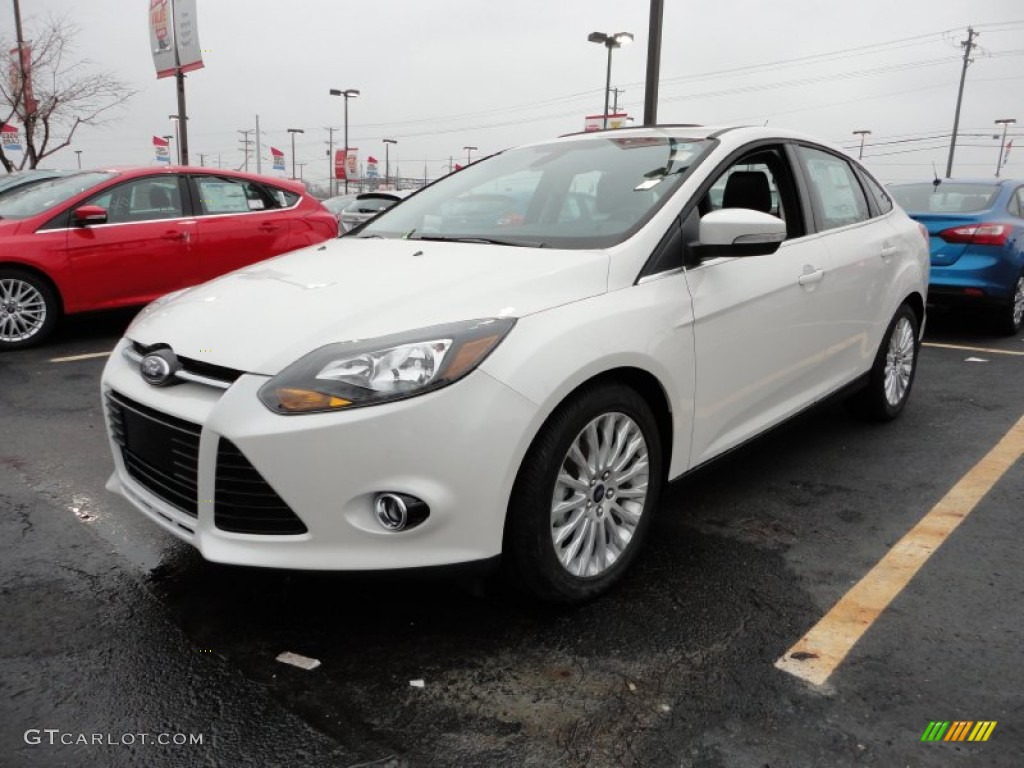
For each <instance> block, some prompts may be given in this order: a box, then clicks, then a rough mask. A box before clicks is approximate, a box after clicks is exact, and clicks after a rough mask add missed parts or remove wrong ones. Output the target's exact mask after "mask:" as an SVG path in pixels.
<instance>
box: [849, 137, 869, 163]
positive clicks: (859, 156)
mask: <svg viewBox="0 0 1024 768" xmlns="http://www.w3.org/2000/svg"><path fill="white" fill-rule="evenodd" d="M853 135H854V136H860V152H859V153H858V154H857V159H858V160H863V159H864V137H865V136H870V135H871V131H867V130H860V131H854V132H853Z"/></svg>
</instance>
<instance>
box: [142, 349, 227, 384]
mask: <svg viewBox="0 0 1024 768" xmlns="http://www.w3.org/2000/svg"><path fill="white" fill-rule="evenodd" d="M166 347H167V345H166V344H154V345H152V346H146V345H145V344H140V343H139V342H137V341H134V342H132V349H133V350H134V351H135V352H136V354H138V355H139V356H141V357H145V356H146V355H147V354H149V353H150V352H152V351H154V350H156V349H162V348H166ZM178 362H179V363H180V364H181V370H183V371H185V372H186V373H191V374H194V375H196V376H202V377H203V378H206V379H213V380H214V381H220V382H223V383H224V384H233V383H234V382H235V381H237V380H238V379H239V378H240V377H241V376H242V375H243V374H244V373H245V371H239V370H237V369H235V368H228V367H227V366H223V365H214V364H213V363H207V362H205V361H203V360H195V359H193V358H191V357H178ZM225 388H226V387H225Z"/></svg>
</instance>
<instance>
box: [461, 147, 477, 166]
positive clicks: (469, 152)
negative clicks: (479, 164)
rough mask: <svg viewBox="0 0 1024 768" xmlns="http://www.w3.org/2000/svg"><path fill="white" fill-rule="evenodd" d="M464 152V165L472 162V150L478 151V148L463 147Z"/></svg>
mask: <svg viewBox="0 0 1024 768" xmlns="http://www.w3.org/2000/svg"><path fill="white" fill-rule="evenodd" d="M463 149H464V150H466V165H469V164H470V163H472V162H473V150H474V149H479V147H463Z"/></svg>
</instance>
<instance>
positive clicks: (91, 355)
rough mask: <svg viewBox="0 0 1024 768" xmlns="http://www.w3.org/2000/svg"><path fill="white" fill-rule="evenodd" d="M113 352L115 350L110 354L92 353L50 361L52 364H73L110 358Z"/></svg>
mask: <svg viewBox="0 0 1024 768" xmlns="http://www.w3.org/2000/svg"><path fill="white" fill-rule="evenodd" d="M113 351H114V350H110V351H109V352H90V353H89V354H87V355H72V356H71V357H54V358H51V359H50V362H51V363H73V362H75V361H76V360H92V359H93V358H96V357H110V352H113Z"/></svg>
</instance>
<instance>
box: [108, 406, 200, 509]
mask: <svg viewBox="0 0 1024 768" xmlns="http://www.w3.org/2000/svg"><path fill="white" fill-rule="evenodd" d="M107 413H108V415H109V416H110V427H111V432H112V434H113V437H114V441H115V442H116V443H117V444H118V445H119V446H120V447H121V458H122V460H123V461H124V466H125V469H126V470H127V472H128V474H129V475H130V476H131V478H132V479H133V480H135V481H136V482H137V483H138V484H139V485H141V486H143V487H144V488H146V489H147V490H149V491H151V492H152V493H154V494H155V495H157V496H159V497H160V498H161V499H163V500H164V501H166V502H167V503H168V504H170V505H171V506H173V507H175V508H176V509H179V510H181V511H182V512H184V513H185V514H187V515H191V516H192V517H196V516H197V509H196V504H197V501H196V499H197V496H198V493H197V487H196V486H197V475H198V470H199V433H200V431H201V427H200V426H199V425H198V424H193V423H192V422H190V421H185V420H184V419H178V418H175V417H174V416H168V415H167V414H165V413H160V411H157V410H154V409H153V408H149V407H148V406H145V405H142V404H141V403H136V402H135V401H134V400H130V399H129V398H127V397H125V396H124V395H121V394H118V393H117V392H109V393H108V394H107Z"/></svg>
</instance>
